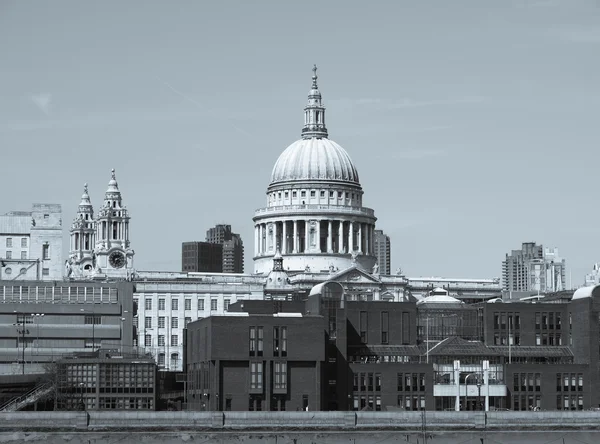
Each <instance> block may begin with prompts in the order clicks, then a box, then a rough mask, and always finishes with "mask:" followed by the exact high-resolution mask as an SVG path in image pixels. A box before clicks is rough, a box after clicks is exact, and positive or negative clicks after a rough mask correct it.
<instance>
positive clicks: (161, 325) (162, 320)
mask: <svg viewBox="0 0 600 444" xmlns="http://www.w3.org/2000/svg"><path fill="white" fill-rule="evenodd" d="M158 328H165V317H164V316H159V317H158Z"/></svg>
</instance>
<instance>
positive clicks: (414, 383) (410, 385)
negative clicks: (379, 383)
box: [397, 373, 425, 392]
mask: <svg viewBox="0 0 600 444" xmlns="http://www.w3.org/2000/svg"><path fill="white" fill-rule="evenodd" d="M397 379H398V387H397V390H398V391H399V392H416V391H419V392H424V391H425V373H398V375H397Z"/></svg>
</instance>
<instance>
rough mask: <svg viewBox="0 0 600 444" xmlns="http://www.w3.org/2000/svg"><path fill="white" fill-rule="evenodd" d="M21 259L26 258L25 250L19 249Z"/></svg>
mask: <svg viewBox="0 0 600 444" xmlns="http://www.w3.org/2000/svg"><path fill="white" fill-rule="evenodd" d="M21 259H27V252H26V251H21Z"/></svg>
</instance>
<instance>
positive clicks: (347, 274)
mask: <svg viewBox="0 0 600 444" xmlns="http://www.w3.org/2000/svg"><path fill="white" fill-rule="evenodd" d="M329 280H331V281H335V282H352V283H355V284H381V280H380V279H379V278H378V277H375V276H373V275H371V274H369V273H367V272H366V271H364V270H362V269H361V268H359V267H356V266H354V267H350V268H348V269H346V270H342V271H339V272H338V273H336V274H334V275H333V276H331V278H330V279H329Z"/></svg>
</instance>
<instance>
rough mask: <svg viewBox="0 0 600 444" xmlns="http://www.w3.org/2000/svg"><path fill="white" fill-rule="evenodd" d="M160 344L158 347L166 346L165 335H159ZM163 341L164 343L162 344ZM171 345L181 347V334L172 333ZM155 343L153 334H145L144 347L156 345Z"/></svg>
mask: <svg viewBox="0 0 600 444" xmlns="http://www.w3.org/2000/svg"><path fill="white" fill-rule="evenodd" d="M158 342H159V343H158V344H156V345H157V346H158V347H164V346H165V337H164V335H158ZM161 342H162V345H161ZM170 342H171V347H179V345H180V344H179V335H171V341H170ZM154 346H155V344H153V343H152V335H145V336H144V347H154Z"/></svg>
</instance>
